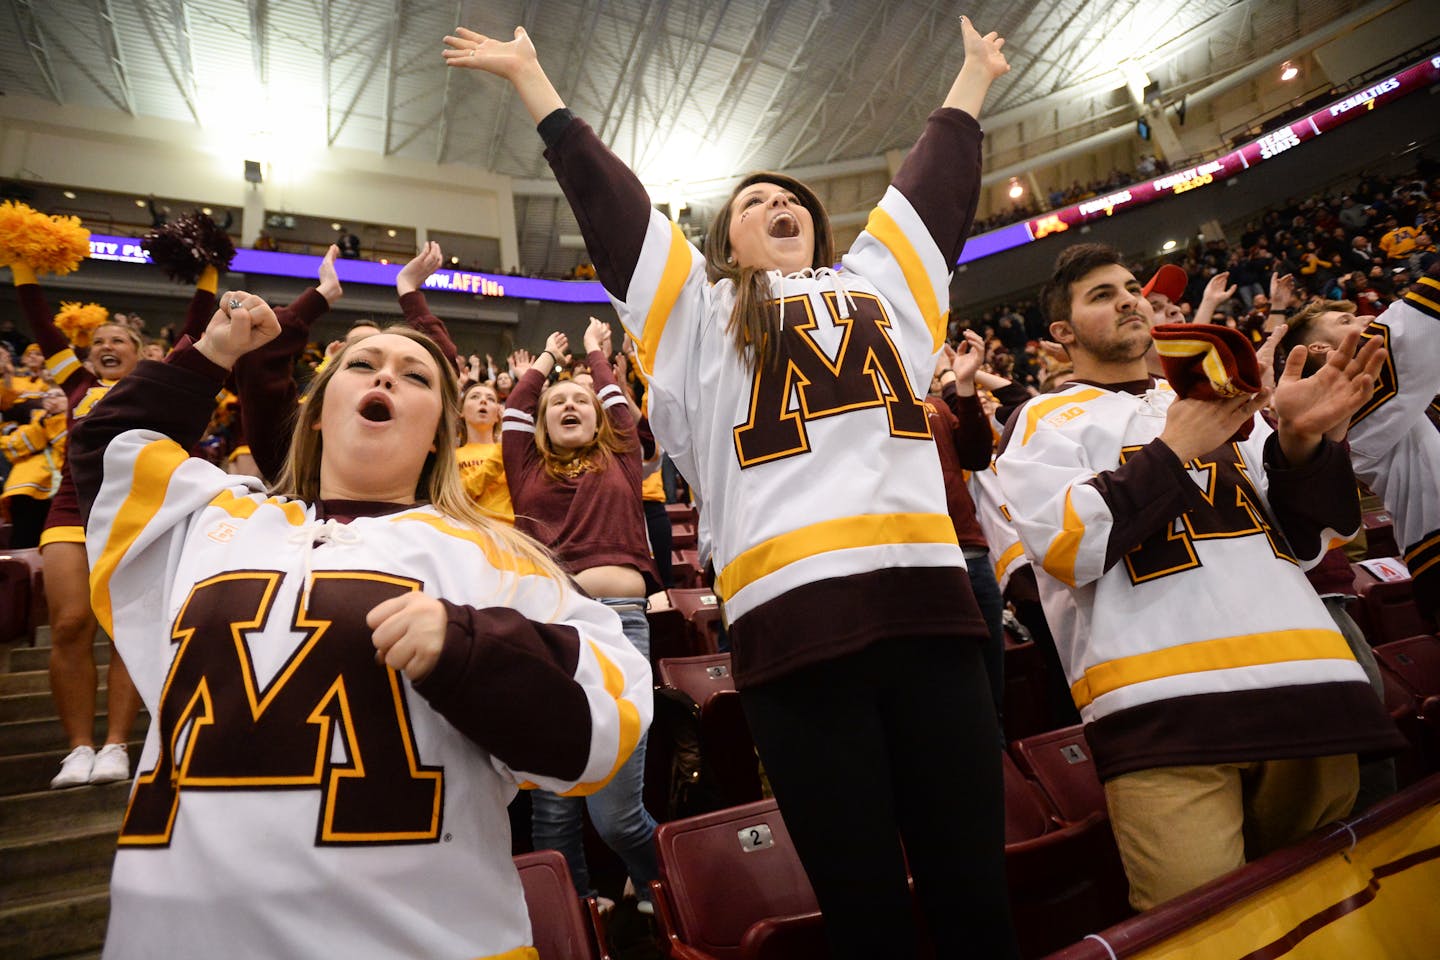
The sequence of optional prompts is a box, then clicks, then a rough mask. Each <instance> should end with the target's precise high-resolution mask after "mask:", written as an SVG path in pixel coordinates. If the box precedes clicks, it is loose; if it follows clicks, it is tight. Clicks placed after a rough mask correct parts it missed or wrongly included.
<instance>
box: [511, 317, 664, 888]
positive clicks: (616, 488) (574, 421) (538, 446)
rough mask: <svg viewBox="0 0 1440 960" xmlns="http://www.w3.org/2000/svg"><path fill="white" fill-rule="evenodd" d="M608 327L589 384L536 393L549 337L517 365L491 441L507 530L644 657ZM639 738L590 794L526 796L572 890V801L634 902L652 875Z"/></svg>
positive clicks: (596, 335) (599, 328)
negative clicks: (607, 612) (503, 490)
mask: <svg viewBox="0 0 1440 960" xmlns="http://www.w3.org/2000/svg"><path fill="white" fill-rule="evenodd" d="M609 345H610V327H609V325H608V324H605V323H601V322H600V321H599V320H596V319H594V318H593V317H592V318H591V320H590V324H589V326H588V327H587V328H586V330H585V352H586V358H587V360H588V361H589V364H590V370H591V373H592V375H593V376H594V379H595V389H594V390H592V389H590V387H588V386H586V385H584V384H582V383H576V382H575V381H573V380H568V381H561V382H559V383H556V384H555V385H554V386H552V387H550V388H549V389H548V390H547V389H545V383H546V381H547V380H548V379H549V377H550V372H551V371H552V370H554V368H555V365H556V363H557V361H558V360H559V358H560V357H562V356H564V355H565V353H566V349H567V347H568V340H567V338H566V337H565V335H564V334H563V333H552V334H551V335H550V337H549V339H548V340H546V342H545V350H544V351H543V352H542V353H541V354H540V355H539V356H538V357H536V358H535V359H534V361H533V362H532V363H529V364H527V363H526V360H527V355H525V354H517V355H516V362H514V363H513V364H512V365H513V366H514V367H515V372H516V375H517V377H518V378H519V379H518V380H517V381H516V384H515V389H514V391H513V392H512V393H511V394H510V397H509V399H508V401H507V402H506V406H505V418H504V421H503V426H502V430H501V438H500V445H501V450H502V452H503V455H504V458H505V476H506V479H507V481H508V482H509V484H510V497H511V499H512V500H513V501H514V504H515V526H516V527H517V528H519V529H520V530H521V531H522V532H524V533H528V534H529V535H530V536H532V537H534V538H535V539H537V540H539V541H540V542H541V543H543V544H545V545H546V546H547V547H549V548H550V549H551V551H553V552H554V554H555V558H556V559H557V560H558V561H559V562H560V565H561V566H562V567H563V568H564V569H565V571H566V572H567V573H569V574H570V575H571V576H573V577H574V578H575V581H576V583H578V584H579V585H580V587H581V588H582V589H583V590H585V592H587V593H589V594H590V595H591V596H592V597H595V598H596V599H598V600H599V601H600V602H601V603H603V604H605V605H606V606H608V607H610V608H611V609H613V610H614V611H615V612H616V613H617V614H619V616H620V622H621V624H622V625H623V626H624V629H625V636H626V637H627V638H629V640H630V642H631V643H633V644H635V646H636V648H637V649H639V650H640V652H641V653H643V654H645V655H646V656H649V654H650V626H649V622H648V621H647V620H646V619H645V608H646V599H645V598H646V596H648V595H649V594H650V593H651V592H652V591H654V590H657V589H659V582H658V579H657V576H656V573H655V566H654V562H653V560H652V559H651V556H650V546H649V542H648V540H647V539H646V536H645V512H644V508H643V506H642V501H641V496H640V481H641V474H642V472H643V464H642V460H641V452H640V441H639V437H638V436H637V432H636V425H635V418H634V415H633V414H632V412H631V410H630V407H629V404H628V403H627V401H626V399H625V395H624V393H623V392H622V391H621V389H620V387H619V386H618V385H617V384H616V383H615V377H614V374H613V373H612V372H611V369H610V361H609V354H610V350H609ZM644 771H645V741H644V739H643V738H642V739H641V741H640V743H639V744H638V745H637V746H636V748H635V752H634V753H633V754H631V756H630V759H629V760H627V761H626V762H625V764H624V766H622V767H621V768H620V770H619V771H618V772H617V773H616V774H615V778H614V779H613V780H611V781H610V783H609V785H608V786H606V787H605V788H604V789H602V790H600V791H599V792H598V793H594V794H591V795H590V796H589V797H586V798H583V799H582V798H580V797H561V796H557V795H555V794H553V793H548V792H546V791H544V790H535V791H533V792H532V794H531V801H532V804H533V809H534V814H533V819H532V822H531V829H532V831H533V834H534V841H535V846H536V847H537V848H540V849H554V850H559V851H560V852H561V853H563V854H564V855H565V859H566V860H567V861H569V864H570V872H571V874H572V875H573V876H574V878H575V887H576V889H577V890H579V891H580V893H581V895H582V896H588V895H590V894H593V893H594V892H595V891H594V889H593V888H592V887H591V885H590V874H589V870H588V868H587V867H586V864H585V848H584V844H583V841H582V833H581V826H582V820H581V812H582V804H583V805H584V806H585V807H586V808H588V809H589V811H590V820H591V822H592V823H594V824H595V829H596V831H597V832H599V834H600V837H601V839H603V840H604V841H605V843H606V845H607V846H609V847H610V849H612V850H614V851H615V852H616V853H617V854H619V855H620V858H621V859H622V860H623V861H624V862H625V867H626V869H627V870H628V871H629V873H630V877H631V879H632V880H633V881H634V884H635V889H636V891H638V892H639V895H640V897H641V899H642V900H648V898H649V897H648V891H649V889H650V888H649V883H650V881H651V880H653V879H655V878H656V877H657V876H659V871H658V869H657V867H656V863H655V847H654V844H653V843H652V839H653V837H654V834H655V820H654V818H653V817H651V816H650V813H649V812H648V811H647V810H646V809H645V806H644V804H643V802H642V800H641V790H642V787H643V775H644Z"/></svg>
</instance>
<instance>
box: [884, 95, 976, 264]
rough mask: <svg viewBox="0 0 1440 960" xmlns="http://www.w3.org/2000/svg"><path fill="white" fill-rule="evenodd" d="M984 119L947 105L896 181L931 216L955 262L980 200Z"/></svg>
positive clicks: (939, 242)
mask: <svg viewBox="0 0 1440 960" xmlns="http://www.w3.org/2000/svg"><path fill="white" fill-rule="evenodd" d="M983 138H984V134H983V133H981V131H980V124H978V123H976V122H975V118H974V117H972V116H970V114H968V113H966V112H965V111H964V110H955V109H952V108H949V107H941V108H940V109H938V110H936V111H934V112H933V113H931V114H930V117H929V118H928V119H927V120H926V121H925V129H924V131H922V132H921V134H920V139H919V140H916V141H915V146H914V147H913V148H912V149H911V150H910V153H909V154H908V155H906V157H905V162H904V163H902V164H901V165H900V169H899V170H898V171H897V172H896V174H895V180H894V186H895V189H896V190H899V191H900V192H901V193H902V194H904V195H905V199H906V200H909V201H910V205H911V206H912V207H914V208H915V212H916V213H918V214H919V215H920V219H921V220H923V221H925V226H926V228H927V229H928V230H929V231H930V236H931V237H932V238H933V239H934V241H935V245H936V246H937V247H939V248H940V252H941V253H942V254H943V255H944V256H945V257H946V261H945V262H946V263H948V264H949V265H950V266H951V268H952V269H953V267H954V266H955V261H956V260H958V259H959V258H960V251H961V250H962V249H964V247H965V238H966V237H968V236H970V226H971V224H972V223H973V222H974V221H975V208H976V205H977V204H979V202H980V141H981V140H982V139H983Z"/></svg>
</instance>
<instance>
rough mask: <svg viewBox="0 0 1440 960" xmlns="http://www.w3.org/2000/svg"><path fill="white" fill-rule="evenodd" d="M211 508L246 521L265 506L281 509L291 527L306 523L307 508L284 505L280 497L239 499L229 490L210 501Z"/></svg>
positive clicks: (291, 504)
mask: <svg viewBox="0 0 1440 960" xmlns="http://www.w3.org/2000/svg"><path fill="white" fill-rule="evenodd" d="M210 506H212V507H219V508H220V509H221V510H224V511H225V512H226V513H228V514H230V516H232V517H236V518H238V519H240V520H246V519H248V518H249V517H250V516H252V515H253V514H254V513H255V511H256V510H259V509H260V508H261V507H264V506H271V507H279V508H280V510H281V512H283V513H284V514H285V519H286V521H288V522H289V524H290V526H292V527H298V526H300V525H301V524H302V523H304V522H305V508H304V507H302V506H301V505H300V504H299V503H296V502H294V501H291V502H285V503H282V502H281V501H280V498H279V497H267V498H266V499H264V500H252V499H251V498H249V497H237V496H236V495H235V494H234V493H232V492H231V491H229V490H222V491H220V496H218V497H216V498H215V499H214V500H211V501H210Z"/></svg>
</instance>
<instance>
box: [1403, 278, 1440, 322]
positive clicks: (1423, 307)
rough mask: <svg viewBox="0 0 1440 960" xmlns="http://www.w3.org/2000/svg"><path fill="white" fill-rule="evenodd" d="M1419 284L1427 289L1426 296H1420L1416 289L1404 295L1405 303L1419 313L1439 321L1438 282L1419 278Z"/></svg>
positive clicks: (1439, 300) (1439, 299) (1439, 294)
mask: <svg viewBox="0 0 1440 960" xmlns="http://www.w3.org/2000/svg"><path fill="white" fill-rule="evenodd" d="M1420 284H1421V285H1423V286H1425V287H1426V288H1428V289H1426V291H1425V293H1426V294H1428V296H1422V295H1421V293H1420V290H1419V289H1418V287H1417V288H1416V289H1413V290H1411V291H1410V292H1409V293H1407V294H1405V302H1406V303H1408V304H1410V306H1412V307H1414V308H1415V309H1416V310H1419V311H1420V312H1421V313H1426V314H1429V315H1430V316H1432V317H1434V318H1435V319H1436V320H1440V280H1432V279H1430V278H1429V277H1421V278H1420ZM1432 291H1433V292H1432Z"/></svg>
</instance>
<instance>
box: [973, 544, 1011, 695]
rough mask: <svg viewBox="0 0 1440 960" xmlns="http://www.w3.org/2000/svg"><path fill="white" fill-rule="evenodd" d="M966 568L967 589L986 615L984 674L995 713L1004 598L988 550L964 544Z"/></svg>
mask: <svg viewBox="0 0 1440 960" xmlns="http://www.w3.org/2000/svg"><path fill="white" fill-rule="evenodd" d="M963 549H964V551H965V568H966V570H967V572H968V573H969V574H970V589H971V590H972V591H973V592H974V594H975V603H976V605H978V606H979V607H980V613H981V615H982V616H984V617H985V626H986V627H988V628H989V629H990V640H989V642H988V643H986V644H985V649H984V654H985V676H986V677H988V678H989V680H990V695H991V696H992V697H993V698H994V700H995V712H996V714H997V715H998V714H999V713H1000V711H1001V710H1002V709H1003V708H1004V706H1005V598H1004V597H1002V596H1000V584H999V583H998V582H997V581H996V580H995V567H994V566H993V565H992V564H991V562H990V553H989V552H988V551H986V550H983V549H981V548H979V547H964V548H963Z"/></svg>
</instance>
